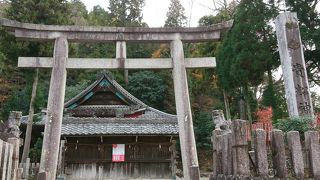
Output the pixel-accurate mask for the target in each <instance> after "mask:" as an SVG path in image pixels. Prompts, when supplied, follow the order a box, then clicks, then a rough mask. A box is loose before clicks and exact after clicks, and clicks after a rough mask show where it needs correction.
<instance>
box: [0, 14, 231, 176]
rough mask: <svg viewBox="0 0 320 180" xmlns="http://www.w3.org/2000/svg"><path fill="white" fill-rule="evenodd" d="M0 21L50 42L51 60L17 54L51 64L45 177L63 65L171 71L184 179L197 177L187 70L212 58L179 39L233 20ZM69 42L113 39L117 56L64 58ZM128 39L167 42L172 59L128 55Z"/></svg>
mask: <svg viewBox="0 0 320 180" xmlns="http://www.w3.org/2000/svg"><path fill="white" fill-rule="evenodd" d="M0 24H1V25H2V26H4V27H5V28H7V30H8V31H11V32H14V34H15V37H16V38H18V39H22V40H29V41H55V46H54V52H53V58H51V57H44V58H43V57H19V61H18V66H19V67H24V68H52V74H51V81H50V88H49V97H48V108H47V120H46V125H45V132H44V140H43V148H42V154H41V163H40V172H46V173H47V179H50V180H54V179H55V176H56V169H57V161H58V153H59V140H60V133H61V125H62V117H63V105H64V95H65V86H66V76H67V71H66V69H67V68H72V69H172V71H173V82H174V92H175V102H176V111H177V118H178V125H179V137H180V144H181V155H182V163H183V172H184V173H183V174H184V178H185V179H192V180H197V179H199V178H200V175H199V174H200V173H199V164H198V157H197V151H196V144H195V139H194V131H193V122H192V114H191V107H190V99H189V90H188V83H187V75H186V68H214V67H215V58H186V59H185V58H184V51H183V43H182V42H203V41H214V40H219V39H220V32H221V31H225V30H228V29H229V28H230V27H231V26H232V21H228V22H225V23H220V24H216V25H213V26H209V27H196V28H141V27H95V26H56V25H40V24H28V23H20V22H16V21H11V20H8V19H0ZM68 41H71V42H117V51H116V52H117V54H116V59H88V58H68ZM127 41H128V42H132V41H134V42H170V49H171V59H166V58H165V59H161V58H159V59H127V58H126V45H125V43H126V42H127Z"/></svg>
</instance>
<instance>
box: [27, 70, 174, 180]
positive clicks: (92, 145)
mask: <svg viewBox="0 0 320 180" xmlns="http://www.w3.org/2000/svg"><path fill="white" fill-rule="evenodd" d="M64 107H65V110H64V117H63V121H62V128H61V144H60V153H59V161H58V171H57V174H58V176H62V177H65V178H66V179H98V178H99V179H100V178H102V179H106V178H113V179H121V178H122V179H123V178H149V179H150V178H172V177H174V176H175V173H176V150H175V146H176V144H175V142H176V140H177V139H178V137H179V129H178V122H177V117H176V115H171V114H168V113H165V112H162V111H159V110H157V109H154V108H152V107H149V106H148V105H146V104H144V103H143V102H141V101H140V100H139V99H137V98H136V97H134V96H133V95H131V94H130V93H129V92H128V91H126V90H125V89H124V88H123V87H121V86H120V85H119V84H118V83H117V82H116V81H115V80H114V79H113V78H112V77H111V75H110V74H105V75H103V76H102V77H101V78H100V79H98V80H96V81H95V82H94V83H93V84H91V85H90V86H89V87H87V88H86V89H85V90H83V91H82V92H81V93H80V94H78V95H77V96H75V97H74V98H72V99H71V100H69V101H68V102H66V103H65V106H64ZM44 117H45V116H44ZM27 119H28V117H27V116H23V117H22V124H26V123H27ZM44 125H45V118H42V120H41V121H39V122H36V123H35V125H34V128H35V130H39V129H40V130H42V131H43V128H44Z"/></svg>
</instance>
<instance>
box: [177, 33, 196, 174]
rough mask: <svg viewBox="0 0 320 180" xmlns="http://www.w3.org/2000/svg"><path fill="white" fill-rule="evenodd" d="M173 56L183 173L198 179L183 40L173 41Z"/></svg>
mask: <svg viewBox="0 0 320 180" xmlns="http://www.w3.org/2000/svg"><path fill="white" fill-rule="evenodd" d="M171 57H172V61H173V62H172V63H173V70H172V71H173V83H174V93H175V101H176V111H177V118H178V125H179V138H180V146H181V155H182V164H183V175H184V179H192V180H198V179H199V178H200V172H199V165H198V156H197V149H196V142H195V138H194V132H193V123H192V114H191V106H190V98H189V90H188V82H187V73H186V68H185V61H184V52H183V44H182V42H181V40H179V39H176V40H173V41H172V42H171Z"/></svg>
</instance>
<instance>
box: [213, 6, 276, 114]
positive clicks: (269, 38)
mask: <svg viewBox="0 0 320 180" xmlns="http://www.w3.org/2000/svg"><path fill="white" fill-rule="evenodd" d="M274 16H275V10H274V9H273V8H272V6H267V5H266V4H265V3H264V2H263V0H242V1H241V2H240V4H239V5H238V8H237V10H236V12H235V16H234V25H233V27H232V28H231V30H230V31H229V33H228V34H227V36H226V38H225V40H224V42H223V44H222V47H221V49H220V52H219V54H218V61H217V71H218V76H219V81H220V85H221V86H222V87H223V89H225V90H231V89H234V88H237V87H243V90H244V98H245V100H246V101H247V103H246V104H247V111H248V115H249V116H248V118H249V120H250V119H251V116H250V114H251V112H250V102H249V100H250V99H251V97H250V95H249V94H250V93H249V92H250V89H249V87H250V86H257V85H259V84H260V83H261V82H262V81H263V78H264V73H265V72H266V71H268V70H269V69H270V68H271V67H274V66H276V65H278V64H279V63H278V62H277V61H275V59H274V58H273V57H274V55H273V53H274V52H275V47H276V46H275V35H274V32H273V30H272V27H271V26H270V25H269V24H268V22H269V21H270V19H271V18H273V17H274Z"/></svg>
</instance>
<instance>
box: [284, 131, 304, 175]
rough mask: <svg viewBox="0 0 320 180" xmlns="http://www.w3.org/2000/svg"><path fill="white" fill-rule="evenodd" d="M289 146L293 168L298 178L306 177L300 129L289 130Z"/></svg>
mask: <svg viewBox="0 0 320 180" xmlns="http://www.w3.org/2000/svg"><path fill="white" fill-rule="evenodd" d="M287 140H288V146H289V150H290V154H291V160H292V165H293V170H294V174H295V176H296V178H298V179H303V178H304V164H303V156H302V147H301V141H300V135H299V132H298V131H289V132H288V133H287Z"/></svg>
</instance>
